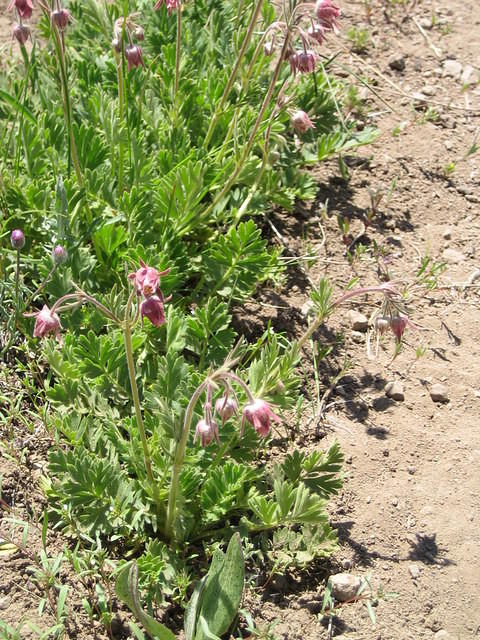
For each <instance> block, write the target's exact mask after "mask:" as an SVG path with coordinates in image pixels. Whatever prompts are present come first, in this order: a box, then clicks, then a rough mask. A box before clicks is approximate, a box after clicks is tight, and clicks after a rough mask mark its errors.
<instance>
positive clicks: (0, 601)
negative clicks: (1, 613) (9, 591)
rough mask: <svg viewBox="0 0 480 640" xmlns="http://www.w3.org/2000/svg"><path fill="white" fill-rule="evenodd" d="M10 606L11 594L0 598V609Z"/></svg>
mask: <svg viewBox="0 0 480 640" xmlns="http://www.w3.org/2000/svg"><path fill="white" fill-rule="evenodd" d="M9 606H10V596H4V597H3V598H0V610H3V609H8V607H9Z"/></svg>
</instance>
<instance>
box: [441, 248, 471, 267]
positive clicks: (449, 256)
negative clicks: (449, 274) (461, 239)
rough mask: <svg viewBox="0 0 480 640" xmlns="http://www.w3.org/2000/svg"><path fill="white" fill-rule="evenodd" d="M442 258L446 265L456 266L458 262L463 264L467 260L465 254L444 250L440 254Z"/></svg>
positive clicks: (453, 250) (454, 250)
mask: <svg viewBox="0 0 480 640" xmlns="http://www.w3.org/2000/svg"><path fill="white" fill-rule="evenodd" d="M442 257H443V259H444V260H445V262H448V264H458V263H459V262H463V261H464V260H466V259H467V258H466V256H465V254H463V253H462V252H461V251H457V250H456V249H445V251H444V252H443V253H442Z"/></svg>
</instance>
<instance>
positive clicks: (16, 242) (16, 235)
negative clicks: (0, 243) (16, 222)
mask: <svg viewBox="0 0 480 640" xmlns="http://www.w3.org/2000/svg"><path fill="white" fill-rule="evenodd" d="M10 244H11V245H12V247H13V248H14V249H17V250H20V249H23V247H24V246H25V236H24V235H23V231H22V230H21V229H14V230H13V231H12V233H11V235H10Z"/></svg>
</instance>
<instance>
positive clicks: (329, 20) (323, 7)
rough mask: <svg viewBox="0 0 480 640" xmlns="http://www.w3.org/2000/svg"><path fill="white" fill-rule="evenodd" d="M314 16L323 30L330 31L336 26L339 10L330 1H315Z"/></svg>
mask: <svg viewBox="0 0 480 640" xmlns="http://www.w3.org/2000/svg"><path fill="white" fill-rule="evenodd" d="M315 15H316V17H317V20H318V21H319V23H320V24H321V25H322V27H323V28H324V29H329V30H331V29H333V28H334V27H336V26H337V20H338V18H339V17H340V9H339V8H338V7H336V6H335V5H334V4H332V0H317V3H316V4H315Z"/></svg>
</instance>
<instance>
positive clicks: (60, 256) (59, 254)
mask: <svg viewBox="0 0 480 640" xmlns="http://www.w3.org/2000/svg"><path fill="white" fill-rule="evenodd" d="M52 258H53V260H54V262H55V263H56V264H63V263H64V262H65V261H66V260H67V258H68V255H67V251H66V249H65V247H62V245H61V244H57V246H56V247H54V249H53V251H52Z"/></svg>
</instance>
